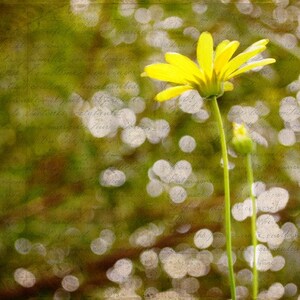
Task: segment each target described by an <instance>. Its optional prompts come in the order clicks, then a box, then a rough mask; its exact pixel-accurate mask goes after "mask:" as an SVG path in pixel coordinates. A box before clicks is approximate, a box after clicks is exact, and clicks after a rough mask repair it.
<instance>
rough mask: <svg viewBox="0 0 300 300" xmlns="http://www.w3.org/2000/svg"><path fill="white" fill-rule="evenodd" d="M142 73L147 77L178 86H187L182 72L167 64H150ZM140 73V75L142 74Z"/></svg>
mask: <svg viewBox="0 0 300 300" xmlns="http://www.w3.org/2000/svg"><path fill="white" fill-rule="evenodd" d="M144 71H145V72H144V73H146V74H147V76H148V77H150V78H153V79H157V80H162V81H168V82H172V83H179V84H187V83H188V81H187V80H186V78H184V76H183V74H182V72H181V71H180V70H179V69H178V68H177V67H174V66H172V65H169V64H161V63H158V64H152V65H149V66H146V67H145V69H144ZM144 73H142V74H144Z"/></svg>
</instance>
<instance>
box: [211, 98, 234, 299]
mask: <svg viewBox="0 0 300 300" xmlns="http://www.w3.org/2000/svg"><path fill="white" fill-rule="evenodd" d="M211 101H212V107H213V112H214V114H215V117H216V120H217V124H218V129H219V134H220V141H221V148H222V157H223V170H224V192H225V233H226V252H227V259H228V269H229V282H230V291H231V297H232V300H235V299H236V296H235V279H234V271H233V260H232V242H231V210H230V187H229V168H228V156H227V146H226V138H225V132H224V127H223V121H222V116H221V113H220V109H219V106H218V102H217V97H213V98H211Z"/></svg>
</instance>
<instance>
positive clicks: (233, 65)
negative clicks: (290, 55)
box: [220, 46, 266, 80]
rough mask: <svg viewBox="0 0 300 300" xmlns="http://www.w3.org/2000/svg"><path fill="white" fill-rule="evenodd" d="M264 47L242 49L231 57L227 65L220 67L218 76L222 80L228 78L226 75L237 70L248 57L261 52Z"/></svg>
mask: <svg viewBox="0 0 300 300" xmlns="http://www.w3.org/2000/svg"><path fill="white" fill-rule="evenodd" d="M265 49H266V47H265V46H258V47H257V48H254V49H251V50H250V51H244V52H242V53H240V54H239V55H237V56H236V57H235V58H233V59H232V60H231V61H229V62H228V63H227V65H226V66H225V67H224V68H223V69H222V72H221V75H220V77H221V78H222V79H224V80H227V79H228V76H229V75H230V74H231V73H233V72H234V71H235V70H237V69H238V68H239V67H240V66H242V65H243V64H244V63H246V62H247V61H248V60H249V59H250V58H252V57H254V56H255V55H257V54H259V53H260V52H263V51H264V50H265Z"/></svg>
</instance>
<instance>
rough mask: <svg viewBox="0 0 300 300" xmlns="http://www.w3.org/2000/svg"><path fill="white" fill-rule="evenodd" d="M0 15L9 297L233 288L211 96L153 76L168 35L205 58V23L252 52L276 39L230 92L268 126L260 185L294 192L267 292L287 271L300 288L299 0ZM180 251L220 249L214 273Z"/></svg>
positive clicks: (252, 121) (249, 118)
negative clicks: (167, 94) (263, 60)
mask: <svg viewBox="0 0 300 300" xmlns="http://www.w3.org/2000/svg"><path fill="white" fill-rule="evenodd" d="M0 15H1V17H0V30H1V35H0V39H1V51H0V66H1V67H0V72H1V78H0V87H1V91H0V93H1V94H0V95H1V105H0V116H1V117H0V122H1V129H0V136H1V138H0V151H1V167H0V174H1V181H0V186H1V193H0V198H1V201H0V216H1V217H0V257H1V259H0V299H128V300H131V299H227V298H228V297H229V294H228V293H229V289H228V283H227V275H226V270H224V263H223V264H222V263H221V262H220V261H219V259H220V257H222V255H223V254H224V251H225V247H224V243H223V240H224V235H223V234H222V233H223V232H224V231H223V188H222V169H221V167H220V145H219V141H218V137H217V129H216V123H215V121H214V119H213V118H212V117H210V105H209V103H207V102H206V101H203V100H201V99H198V98H197V99H196V100H195V99H194V100H193V98H191V99H190V101H191V102H184V101H183V99H184V98H182V99H181V100H178V99H174V100H172V101H168V102H167V103H165V104H161V105H160V104H158V103H156V102H154V100H153V98H154V96H155V95H156V93H158V92H159V91H160V90H162V89H163V87H164V84H163V83H160V82H154V81H152V80H150V79H148V78H142V77H141V76H140V74H141V73H142V71H143V68H144V66H145V65H147V64H149V63H152V62H162V61H163V59H164V53H165V52H167V51H174V52H179V53H182V54H184V55H186V56H189V57H190V58H191V59H196V43H197V40H198V37H199V35H200V33H201V32H203V31H209V32H211V33H212V35H213V37H214V40H215V45H216V44H217V43H219V42H220V41H222V40H224V39H229V40H238V41H240V42H241V46H240V50H238V52H240V51H243V50H244V49H245V48H247V47H248V46H249V45H250V44H251V43H253V42H255V41H257V40H259V39H262V38H268V39H269V40H270V44H269V45H268V50H267V51H266V53H264V55H266V56H267V57H273V58H275V59H276V60H277V62H276V64H274V65H271V66H268V67H265V68H264V69H262V70H261V71H259V72H251V73H247V74H244V75H243V76H241V77H239V78H237V79H235V80H234V84H235V90H234V91H233V92H230V93H227V94H225V95H224V96H223V97H222V98H220V100H219V105H220V109H221V112H222V114H223V119H224V122H225V127H226V131H227V136H228V141H229V142H230V139H231V130H232V125H231V122H232V121H235V120H237V121H243V122H244V123H246V124H247V126H248V128H249V129H250V131H251V132H252V136H253V138H254V139H255V140H256V141H257V152H256V154H255V155H254V157H253V161H254V172H255V174H254V177H255V180H256V181H259V182H260V184H259V186H260V188H262V189H263V186H264V184H265V185H266V189H269V188H272V187H281V188H283V189H285V190H286V191H288V193H289V201H288V203H287V205H286V206H285V207H284V209H282V210H281V211H279V212H276V213H274V214H273V216H274V218H275V219H276V221H277V223H278V225H279V226H280V227H281V229H282V230H283V232H285V233H286V232H287V234H286V235H285V240H284V241H282V243H280V246H279V247H277V249H272V243H271V245H270V244H269V245H268V246H269V247H270V248H271V252H272V255H273V257H275V256H280V257H283V259H284V261H285V263H283V265H282V266H281V267H278V266H277V265H276V263H274V262H273V270H272V269H270V268H269V269H268V270H266V272H261V274H260V275H261V277H260V279H261V280H260V288H261V291H265V293H264V294H262V295H261V297H262V298H261V299H269V298H263V297H267V296H266V294H267V292H268V291H270V289H269V287H270V286H272V284H274V283H276V282H277V283H279V284H281V285H282V286H283V287H285V288H284V295H282V296H281V298H284V299H285V298H287V299H297V297H298V295H299V291H298V290H297V288H298V289H300V286H299V282H300V276H299V274H300V261H299V255H300V251H299V250H300V248H299V239H298V236H297V234H298V230H299V226H300V216H299V212H300V210H299V195H300V192H299V184H300V151H299V149H300V147H299V142H300V135H299V132H300V108H299V107H300V104H299V103H300V80H298V77H299V73H300V72H299V70H300V48H299V39H300V5H299V2H298V1H296V0H295V1H291V0H290V1H288V0H277V1H275V0H273V1H250V0H249V1H246V0H243V1H230V0H226V1H225V0H223V1H179V0H178V1H134V0H131V1H129V0H124V1H117V2H111V1H92V0H91V1H89V0H71V1H70V2H67V1H55V0H51V1H48V2H44V1H39V0H35V1H4V0H2V1H1V2H0ZM193 101H196V102H193ZM188 103H191V104H190V105H189V104H188ZM184 136H188V137H186V138H185V139H183V140H182V137H184ZM161 160H165V162H162V161H161ZM166 161H167V162H166ZM179 161H183V163H182V162H181V163H180V164H177V171H178V173H177V175H176V174H175V175H174V176H177V177H178V178H177V179H176V178H175V179H174V178H173V179H171V180H170V179H164V178H162V177H163V176H159V172H163V171H164V169H163V170H162V169H161V168H162V164H164V163H165V165H166V163H167V165H168V162H169V163H170V165H171V166H174V165H175V167H174V168H175V169H176V163H178V162H179ZM230 161H231V163H232V170H231V180H232V205H234V204H235V203H238V202H242V201H244V200H245V199H246V198H247V197H248V195H247V191H248V190H247V186H246V176H245V169H244V159H243V158H242V157H237V156H236V155H234V154H232V156H231V157H230ZM157 162H158V163H157ZM187 162H188V163H187ZM182 165H184V167H182ZM153 166H156V167H153ZM155 168H156V169H155ZM190 168H192V171H191V170H190ZM157 169H159V170H158V171H157ZM155 170H156V171H155ZM173 171H174V169H173ZM175 173H176V172H175ZM174 186H176V187H177V190H176V189H175V190H174V189H172V188H174ZM179 187H180V188H179ZM172 191H173V192H172ZM172 193H173V194H172ZM185 193H186V194H185ZM185 195H186V196H185ZM275 198H276V196H275ZM183 200H184V201H183ZM176 202H180V203H176ZM286 224H288V225H286ZM283 225H284V226H285V227H284V228H282V226H283ZM203 228H207V229H209V230H210V231H211V232H213V233H214V243H213V245H212V246H210V247H208V248H207V250H204V252H201V251H203V250H201V251H200V250H199V249H197V247H196V246H195V244H194V241H193V239H194V235H195V232H197V231H198V230H199V229H203ZM249 234H250V221H249V218H247V219H246V220H245V221H243V222H238V221H237V220H234V221H233V244H234V250H235V254H236V263H235V271H236V273H238V272H239V271H243V270H244V271H243V272H242V273H239V274H240V277H238V278H239V279H238V285H239V286H240V291H239V294H240V297H241V298H240V299H250V296H249V295H250V294H251V280H249V273H247V271H245V269H247V268H248V269H249V270H250V268H249V265H248V263H247V262H246V261H245V255H244V253H243V250H244V248H245V247H248V246H249V245H250V241H251V238H250V235H249ZM288 234H290V235H291V237H287V235H288ZM273 248H274V245H273ZM275 248H276V247H275ZM162 250H163V251H162ZM147 251H148V252H147ZM149 251H150V252H149ZM168 251H169V252H170V251H171V252H170V253H172V251H173V252H176V253H179V254H180V253H181V254H180V255H182V256H180V257H181V258H182V257H184V258H185V259H187V258H186V257H187V256H189V257H190V256H195V255H196V256H197V255H200V256H201V255H202V256H205V257H206V258H207V257H208V260H210V261H209V262H208V263H207V264H206V265H205V267H206V269H205V268H204V269H205V270H206V271H204V272H203V273H202V274H201V276H200V275H199V274H198V275H199V276H198V275H195V276H192V271H189V272H188V271H187V272H188V274H183V276H181V274H179V275H178V274H177V275H176V274H175V273H176V268H179V267H178V266H180V264H179V265H178V261H176V263H177V264H176V263H174V266H175V267H174V266H173V267H174V268H175V270H173V269H172V263H171V262H170V261H169V265H168V266H166V263H165V259H164V257H165V256H166V253H169V252H168ZM197 251H198V252H197ZM182 253H183V254H182ZM199 253H200V254H199ZM201 253H202V254H201ZM164 255H165V256H164ZM178 257H179V256H177V257H176V256H175V258H178ZM180 257H179V258H180ZM175 260H176V259H175ZM278 260H279V261H282V259H278ZM200 261H201V260H200ZM202 262H203V260H202ZM200 265H201V264H200ZM225 265H226V264H225ZM202 266H203V264H202ZM276 266H277V267H278V269H279V270H278V271H276ZM170 268H171V269H170ZM225 269H226V268H225ZM172 272H173V273H172ZM174 272H175V273H174ZM243 274H244V275H245V274H248V275H247V276H248V277H247V276H246V277H247V278H248V279H247V280H245V278H244V279H243ZM182 277H183V278H182ZM244 277H245V276H244ZM241 278H242V279H241ZM288 284H290V285H289V286H288V287H287V285H288ZM171 290H172V291H171ZM275 290H276V289H275ZM163 291H169V292H168V293H169V294H168V293H166V292H165V293H162V292H163ZM247 291H248V292H249V293H248V294H247ZM276 291H280V292H281V291H282V288H281V286H280V287H279V288H278V286H277V290H276ZM172 293H173V294H172ZM176 293H177V294H176ZM269 293H271V292H269ZM278 293H279V292H278ZM269 296H270V295H269ZM277 296H278V294H277ZM168 297H169V298H168ZM176 297H178V298H176ZM279 298H280V295H279ZM279 298H278V297H277V298H275V299H279ZM272 299H273V298H272ZM298 299H299V298H298Z"/></svg>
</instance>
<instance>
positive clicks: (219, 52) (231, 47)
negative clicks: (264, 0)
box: [142, 32, 275, 101]
mask: <svg viewBox="0 0 300 300" xmlns="http://www.w3.org/2000/svg"><path fill="white" fill-rule="evenodd" d="M268 42H269V41H268V40H266V39H263V40H260V41H258V42H256V43H254V44H252V45H251V46H250V47H248V48H247V49H246V50H245V51H243V52H242V53H240V54H239V55H237V56H235V57H234V58H232V56H233V54H234V52H235V51H236V50H237V48H238V47H239V44H240V43H239V42H238V41H232V42H230V41H228V40H224V41H222V42H221V43H220V44H219V45H218V46H217V48H216V50H215V51H214V49H213V38H212V36H211V34H210V33H209V32H203V33H202V34H201V35H200V37H199V40H198V45H197V60H198V65H197V64H196V63H194V62H193V61H192V60H190V59H189V58H188V57H186V56H184V55H181V54H179V53H174V52H168V53H166V54H165V59H166V62H167V63H156V64H152V65H149V66H146V67H145V69H144V73H142V76H148V77H150V78H153V79H157V80H162V81H167V82H170V83H175V84H177V86H175V87H171V88H168V89H166V90H164V91H162V92H160V93H159V94H157V95H156V97H155V99H156V100H157V101H166V100H169V99H171V98H173V97H176V96H179V95H180V94H182V93H183V92H185V91H187V90H192V89H195V90H197V91H198V92H199V94H200V95H201V96H202V97H204V98H210V97H214V96H216V97H220V96H221V95H222V94H223V93H224V92H226V91H231V90H233V84H232V83H231V82H229V81H228V80H230V79H231V78H233V77H235V76H238V75H240V74H242V73H244V72H246V71H249V70H251V69H253V68H256V67H259V66H265V65H268V64H272V63H274V62H275V59H273V58H266V59H261V60H257V61H251V62H249V60H250V59H251V58H253V57H255V56H256V55H257V54H259V53H261V52H263V51H264V50H265V49H266V45H267V43H268ZM231 58H232V59H231Z"/></svg>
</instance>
